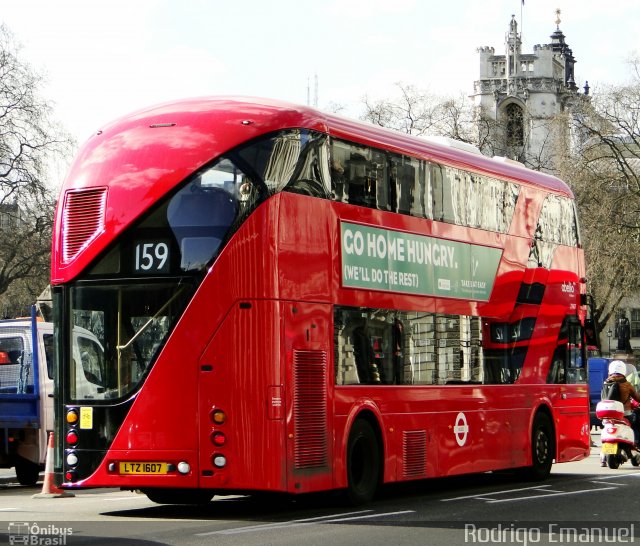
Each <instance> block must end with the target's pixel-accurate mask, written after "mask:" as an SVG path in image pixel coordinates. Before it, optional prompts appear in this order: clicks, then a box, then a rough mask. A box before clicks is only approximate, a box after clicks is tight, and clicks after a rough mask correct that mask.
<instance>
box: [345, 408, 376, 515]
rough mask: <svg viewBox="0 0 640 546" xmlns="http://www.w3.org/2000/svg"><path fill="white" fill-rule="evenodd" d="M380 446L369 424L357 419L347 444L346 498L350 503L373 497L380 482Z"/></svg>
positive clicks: (361, 502)
mask: <svg viewBox="0 0 640 546" xmlns="http://www.w3.org/2000/svg"><path fill="white" fill-rule="evenodd" d="M380 470H381V459H380V446H379V444H378V438H377V436H376V433H375V431H374V430H373V427H372V426H371V424H370V423H369V422H368V421H366V420H365V419H357V420H356V421H355V423H354V424H353V427H352V428H351V434H349V442H348V444H347V498H348V499H349V501H350V502H351V504H354V505H357V504H364V503H367V502H369V501H370V500H371V499H373V497H374V495H375V493H376V490H377V488H378V484H379V482H380Z"/></svg>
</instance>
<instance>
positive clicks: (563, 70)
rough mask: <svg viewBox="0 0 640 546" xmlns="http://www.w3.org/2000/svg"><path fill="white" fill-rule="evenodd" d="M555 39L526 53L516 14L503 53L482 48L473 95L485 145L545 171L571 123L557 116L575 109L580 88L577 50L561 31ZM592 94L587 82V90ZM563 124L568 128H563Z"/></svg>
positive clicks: (481, 138) (585, 88) (510, 25)
mask: <svg viewBox="0 0 640 546" xmlns="http://www.w3.org/2000/svg"><path fill="white" fill-rule="evenodd" d="M556 15H557V18H556V30H555V32H553V34H551V43H549V44H545V45H536V46H535V47H534V48H533V53H523V52H522V48H521V46H522V40H521V35H520V34H519V33H518V23H517V22H516V20H515V16H513V15H512V16H511V21H510V23H509V30H508V32H507V34H506V37H505V45H504V54H502V55H500V54H498V55H496V52H495V49H494V48H493V47H481V48H479V49H478V53H479V55H480V79H479V80H477V81H475V82H474V94H473V95H472V98H473V100H474V104H475V106H476V109H477V113H478V117H479V125H478V126H479V128H480V143H481V148H482V149H483V151H484V149H485V148H486V147H487V145H486V144H483V142H485V143H486V142H489V146H490V147H491V148H492V149H491V150H487V151H489V152H491V153H492V154H495V155H502V156H505V157H508V158H510V159H515V160H518V161H521V162H522V163H525V164H526V165H527V166H529V167H532V168H534V169H540V170H553V158H554V156H555V155H556V154H555V153H554V150H555V151H557V146H558V145H561V144H563V140H564V139H566V137H567V133H566V127H567V125H566V124H558V121H557V119H558V118H557V116H558V115H559V114H561V113H563V112H565V111H568V110H570V109H571V105H572V104H573V103H574V102H575V101H576V100H577V98H578V96H579V95H582V94H581V93H578V87H577V85H576V83H575V80H574V66H575V63H576V60H575V58H574V57H573V52H572V50H571V48H570V47H569V45H568V44H567V43H566V42H565V36H564V34H563V33H562V31H561V30H560V10H556ZM588 94H589V84H588V83H585V86H584V95H583V96H586V95H588ZM562 127H564V130H563V129H562Z"/></svg>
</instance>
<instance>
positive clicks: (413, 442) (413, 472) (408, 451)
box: [402, 430, 427, 479]
mask: <svg viewBox="0 0 640 546" xmlns="http://www.w3.org/2000/svg"><path fill="white" fill-rule="evenodd" d="M402 459H403V461H404V468H403V476H404V477H405V478H407V479H410V478H421V477H424V476H425V475H426V466H427V433H426V431H424V430H405V431H404V432H403V433H402Z"/></svg>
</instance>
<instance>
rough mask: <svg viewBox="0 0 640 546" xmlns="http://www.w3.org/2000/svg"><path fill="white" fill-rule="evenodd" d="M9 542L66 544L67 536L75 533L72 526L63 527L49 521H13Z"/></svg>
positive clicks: (45, 545)
mask: <svg viewBox="0 0 640 546" xmlns="http://www.w3.org/2000/svg"><path fill="white" fill-rule="evenodd" d="M8 531H9V544H25V545H33V546H64V545H65V544H67V537H68V536H69V535H72V534H73V529H72V528H71V527H62V526H59V525H55V524H53V523H49V524H47V525H39V524H38V523H35V522H34V523H28V522H11V523H9V529H8Z"/></svg>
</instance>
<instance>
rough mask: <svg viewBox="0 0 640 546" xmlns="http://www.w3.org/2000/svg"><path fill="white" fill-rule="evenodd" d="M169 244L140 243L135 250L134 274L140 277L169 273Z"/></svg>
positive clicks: (165, 242) (156, 242) (155, 242)
mask: <svg viewBox="0 0 640 546" xmlns="http://www.w3.org/2000/svg"><path fill="white" fill-rule="evenodd" d="M170 263H171V260H170V259H169V242H168V241H138V242H136V243H135V245H134V248H133V272H134V273H136V274H138V275H149V274H155V273H169V265H170Z"/></svg>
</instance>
